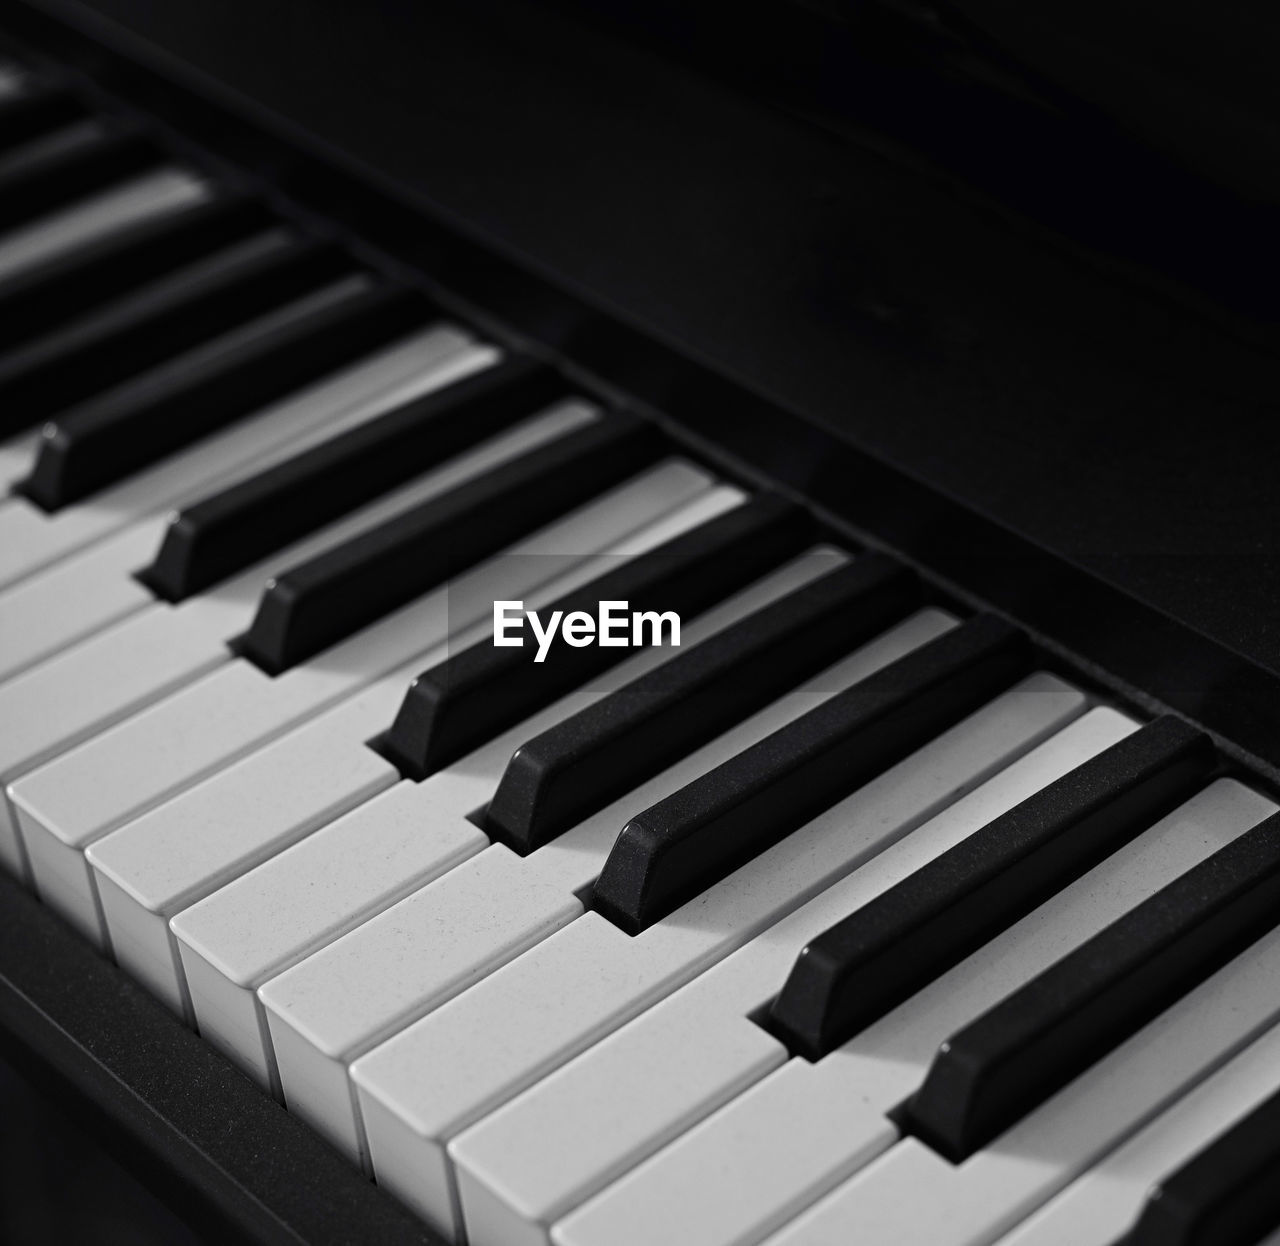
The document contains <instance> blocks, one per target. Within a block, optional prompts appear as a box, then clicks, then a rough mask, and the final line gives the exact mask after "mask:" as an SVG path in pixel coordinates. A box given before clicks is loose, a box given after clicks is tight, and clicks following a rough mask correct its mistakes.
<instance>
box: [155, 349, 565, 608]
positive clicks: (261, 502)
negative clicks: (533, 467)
mask: <svg viewBox="0 0 1280 1246" xmlns="http://www.w3.org/2000/svg"><path fill="white" fill-rule="evenodd" d="M565 392H566V390H565V383H564V380H563V379H562V378H561V377H560V376H559V375H558V374H557V373H556V372H555V371H554V369H552V368H550V367H548V366H547V365H546V364H542V363H538V362H536V361H534V360H531V359H529V358H527V357H515V358H509V359H505V360H503V361H502V362H501V363H499V364H497V365H495V366H494V367H492V368H486V369H485V370H484V371H483V372H480V373H477V374H476V375H474V376H469V377H466V378H465V379H463V380H460V381H458V382H456V383H455V384H453V385H450V386H448V387H446V388H445V389H442V390H438V391H436V392H434V393H430V394H424V395H422V396H421V397H418V398H415V399H413V400H411V401H410V402H407V403H405V404H404V405H403V406H400V407H397V408H396V409H395V410H393V411H388V412H387V413H386V414H385V415H381V416H378V417H376V418H375V419H372V420H369V421H368V422H367V423H364V424H360V425H358V426H357V427H355V428H352V429H349V430H347V431H346V432H343V433H340V434H338V436H336V437H332V438H330V439H329V440H328V441H324V442H321V443H320V444H319V445H317V446H315V447H313V448H312V449H310V450H305V451H303V452H302V453H301V454H298V455H295V456H294V457H293V458H291V459H287V460H286V461H285V462H283V463H280V464H278V465H276V466H274V467H269V468H267V469H266V470H265V471H263V472H260V473H258V475H256V476H251V477H249V478H248V479H247V480H243V481H240V482H239V483H237V484H234V485H231V486H229V487H228V488H226V489H223V490H222V491H221V492H219V493H215V494H213V495H212V496H211V497H208V498H204V499H202V500H201V501H199V502H197V503H196V504H195V505H193V506H189V507H187V508H186V509H185V510H183V511H182V512H181V513H179V514H178V515H175V516H174V518H173V520H172V521H171V522H170V524H169V527H168V528H167V530H166V532H165V537H164V541H163V542H162V543H161V546H160V549H159V551H158V552H157V554H156V557H155V560H154V561H153V562H152V563H151V565H150V566H148V567H147V568H146V569H145V570H143V571H142V572H141V573H140V578H141V579H142V581H143V582H144V583H145V584H147V585H149V586H150V587H151V588H152V589H153V590H154V591H155V592H156V593H157V594H158V595H159V596H161V597H163V598H165V600H167V601H181V600H182V599H183V598H185V597H189V596H191V595H192V594H193V593H198V592H200V591H201V590H202V589H205V588H207V587H208V586H209V585H211V584H215V583H217V581H218V580H220V579H222V578H223V577H225V576H228V575H231V574H233V573H234V572H236V571H240V570H243V569H244V568H245V567H248V566H249V565H251V564H252V563H254V562H256V561H257V560H258V559H259V558H262V557H264V556H265V555H266V554H268V553H270V552H271V551H272V550H276V549H280V548H281V547H282V546H284V545H287V544H288V543H289V542H290V541H292V540H296V539H297V538H299V537H301V536H303V535H305V534H306V533H308V532H311V531H314V530H315V529H316V528H319V527H320V526H321V525H323V524H325V523H329V522H331V521H332V520H334V519H337V518H338V517H339V516H341V515H344V514H346V513H347V512H348V511H351V510H354V509H355V508H356V507H358V506H361V505H363V504H364V503H366V502H371V501H373V500H374V499H376V498H378V497H379V496H380V495H382V494H384V493H386V492H387V491H388V490H390V489H393V488H395V487H396V486H397V485H400V484H403V483H404V482H405V481H408V480H411V479H412V478H413V477H414V476H416V475H418V474H419V473H421V472H424V471H426V470H428V469H429V468H431V467H433V466H436V465H438V464H440V463H443V462H444V461H445V460H446V459H448V458H450V457H452V456H453V455H455V454H458V453H459V452H460V451H462V450H465V449H467V448H468V447H470V446H473V445H475V444H476V443H477V442H480V441H482V440H484V439H485V438H486V437H489V436H491V435H492V434H494V433H496V432H498V431H499V430H500V429H502V428H504V427H505V426H507V425H508V424H511V423H512V422H514V421H515V420H517V419H519V418H520V417H522V416H527V415H532V414H534V413H535V412H536V411H537V410H538V409H539V408H541V407H544V406H546V405H547V404H549V403H551V402H553V401H554V400H555V399H557V398H560V397H563V396H564V394H565Z"/></svg>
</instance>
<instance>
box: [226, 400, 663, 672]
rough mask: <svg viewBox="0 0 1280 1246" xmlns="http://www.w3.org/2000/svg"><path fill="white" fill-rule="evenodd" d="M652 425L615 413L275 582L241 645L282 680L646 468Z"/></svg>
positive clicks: (655, 446) (653, 442)
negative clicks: (294, 668)
mask: <svg viewBox="0 0 1280 1246" xmlns="http://www.w3.org/2000/svg"><path fill="white" fill-rule="evenodd" d="M660 448H661V442H660V439H659V438H658V436H657V433H656V431H655V430H654V429H653V427H652V426H651V425H649V424H645V423H642V422H641V421H639V420H636V419H633V418H631V417H628V416H608V417H606V418H605V419H602V420H598V421H595V422H593V423H592V424H590V425H588V426H587V427H585V428H581V429H578V430H576V431H575V432H572V433H569V434H567V435H566V436H564V437H561V438H558V439H557V440H556V441H554V442H552V443H551V444H549V445H546V446H542V447H541V448H539V449H537V450H534V451H532V452H530V453H529V454H526V455H524V456H522V457H521V458H519V459H517V460H516V461H515V462H512V463H507V464H504V465H503V466H501V467H497V468H494V469H493V470H492V471H490V472H486V473H485V474H484V475H482V476H480V477H479V478H478V479H476V480H473V481H470V482H469V483H467V484H464V485H460V486H459V487H458V488H456V489H452V490H450V491H449V492H448V493H446V494H444V495H443V496H442V497H438V498H435V499H433V500H431V501H428V502H423V503H421V504H420V505H418V506H415V507H413V508H412V509H410V510H408V511H406V512H405V513H404V514H402V515H397V516H396V517H395V518H394V519H390V520H388V521H386V522H385V523H383V524H380V525H379V526H378V527H376V528H374V529H372V530H371V531H369V532H365V533H362V534H360V535H359V536H356V537H353V538H351V539H350V540H348V541H345V542H343V543H342V544H341V545H339V546H337V547H335V548H334V549H331V550H326V551H325V552H324V553H323V554H319V555H317V556H316V557H315V558H312V559H310V560H309V561H308V562H305V563H303V564H302V565H301V566H297V567H293V568H291V569H290V570H288V571H286V572H285V573H284V574H283V575H281V576H279V577H278V578H277V579H275V580H274V581H272V582H271V584H270V586H269V587H268V589H267V591H266V592H265V593H264V594H263V597H262V600H261V602H260V603H259V605H258V610H257V613H256V614H255V616H254V619H253V623H252V625H251V626H250V628H249V631H248V632H247V633H246V634H245V636H244V638H243V639H242V640H241V641H240V642H238V643H239V645H240V649H241V652H242V653H243V654H244V656H246V657H248V658H250V659H251V660H252V661H254V662H256V663H257V664H258V665H259V666H260V667H262V669H263V670H265V671H267V672H269V673H270V674H278V673H280V672H281V671H284V670H287V669H288V668H289V667H291V666H295V665H296V664H297V663H299V662H302V661H305V660H306V659H307V658H309V657H311V656H312V655H313V654H316V653H319V652H320V651H321V650H322V649H327V648H328V647H329V646H330V645H332V644H335V643H337V642H338V641H339V640H342V639H344V638H345V637H347V636H349V635H351V634H352V633H353V632H356V631H359V630H360V628H362V627H365V626H367V625H368V624H370V623H372V622H374V621H375V620H377V619H379V618H381V617H382V616H383V615H385V614H389V613H390V612H391V611H392V610H395V609H397V608H398V607H400V606H402V605H404V604H405V603H406V602H409V601H411V600H412V599H413V598H415V597H417V596H419V595H421V594H422V593H425V592H426V591H427V590H428V589H431V588H435V587H436V586H437V585H440V584H442V583H444V581H445V580H447V579H448V578H449V576H451V575H454V574H456V573H457V572H460V571H463V570H465V569H466V568H468V567H470V566H473V565H474V564H475V563H477V562H479V561H480V560H481V559H482V558H486V557H488V556H489V555H491V554H496V553H499V552H500V551H501V550H503V549H505V548H506V547H507V546H508V545H510V544H512V542H514V541H517V540H519V539H520V538H521V537H523V536H527V535H528V534H529V533H530V532H531V531H533V530H534V529H536V528H539V527H541V526H542V525H543V524H546V523H549V522H550V521H551V520H553V519H556V518H558V517H559V516H561V515H563V514H564V513H565V512H566V511H569V510H572V509H573V508H574V507H575V506H578V505H580V504H581V503H582V502H585V501H587V500H588V499H589V498H592V497H595V496H596V495H597V494H598V493H601V492H603V491H604V490H605V489H607V488H609V487H610V486H611V485H613V484H615V483H617V482H618V481H620V480H622V479H625V478H626V477H628V476H630V475H633V474H634V473H635V472H637V471H639V470H640V469H641V468H642V467H644V466H645V464H646V463H648V462H650V461H652V460H653V458H655V457H656V456H657V454H658V452H659V450H660Z"/></svg>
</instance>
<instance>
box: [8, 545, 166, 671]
mask: <svg viewBox="0 0 1280 1246" xmlns="http://www.w3.org/2000/svg"><path fill="white" fill-rule="evenodd" d="M155 546H156V535H155V525H154V524H147V523H138V524H131V525H130V526H129V527H127V528H124V529H122V530H121V531H120V532H117V533H116V534H115V535H114V536H110V537H108V538H107V539H106V540H105V541H101V542H99V543H98V544H97V545H95V546H92V547H90V549H88V550H84V551H82V552H81V553H79V554H78V555H72V556H71V557H70V558H65V559H63V560H62V561H61V562H58V563H55V564H54V565H53V566H52V567H50V568H49V570H48V571H44V572H40V573H37V574H36V575H32V576H28V577H27V578H26V579H25V580H21V581H19V582H18V583H17V584H15V585H13V586H12V587H11V588H9V589H8V590H7V591H5V590H0V681H3V680H6V679H9V678H11V677H12V676H13V675H16V674H18V673H19V672H21V671H23V670H25V669H26V668H28V667H31V666H34V665H35V664H36V663H37V662H39V661H40V660H41V659H43V658H48V657H51V656H52V655H54V654H56V653H58V652H59V651H60V650H62V649H66V648H68V647H69V646H71V645H73V644H75V643H76V642H77V641H80V640H83V639H84V638H85V637H86V636H89V635H91V634H92V633H94V632H96V631H100V630H101V629H103V628H105V627H109V626H110V625H111V624H113V623H116V622H118V621H119V620H120V619H122V618H124V617H125V616H126V615H130V614H134V613H136V612H137V611H139V610H143V609H145V608H146V607H148V606H155V605H156V599H155V598H154V597H153V596H152V595H151V593H150V591H149V590H148V589H146V588H145V587H144V586H143V585H142V584H140V583H139V582H138V581H137V580H135V579H134V578H133V576H132V575H130V574H129V572H130V571H133V570H136V569H137V568H139V567H142V566H144V565H145V564H146V562H147V560H148V559H149V558H150V557H151V555H152V554H153V553H154V552H155Z"/></svg>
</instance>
